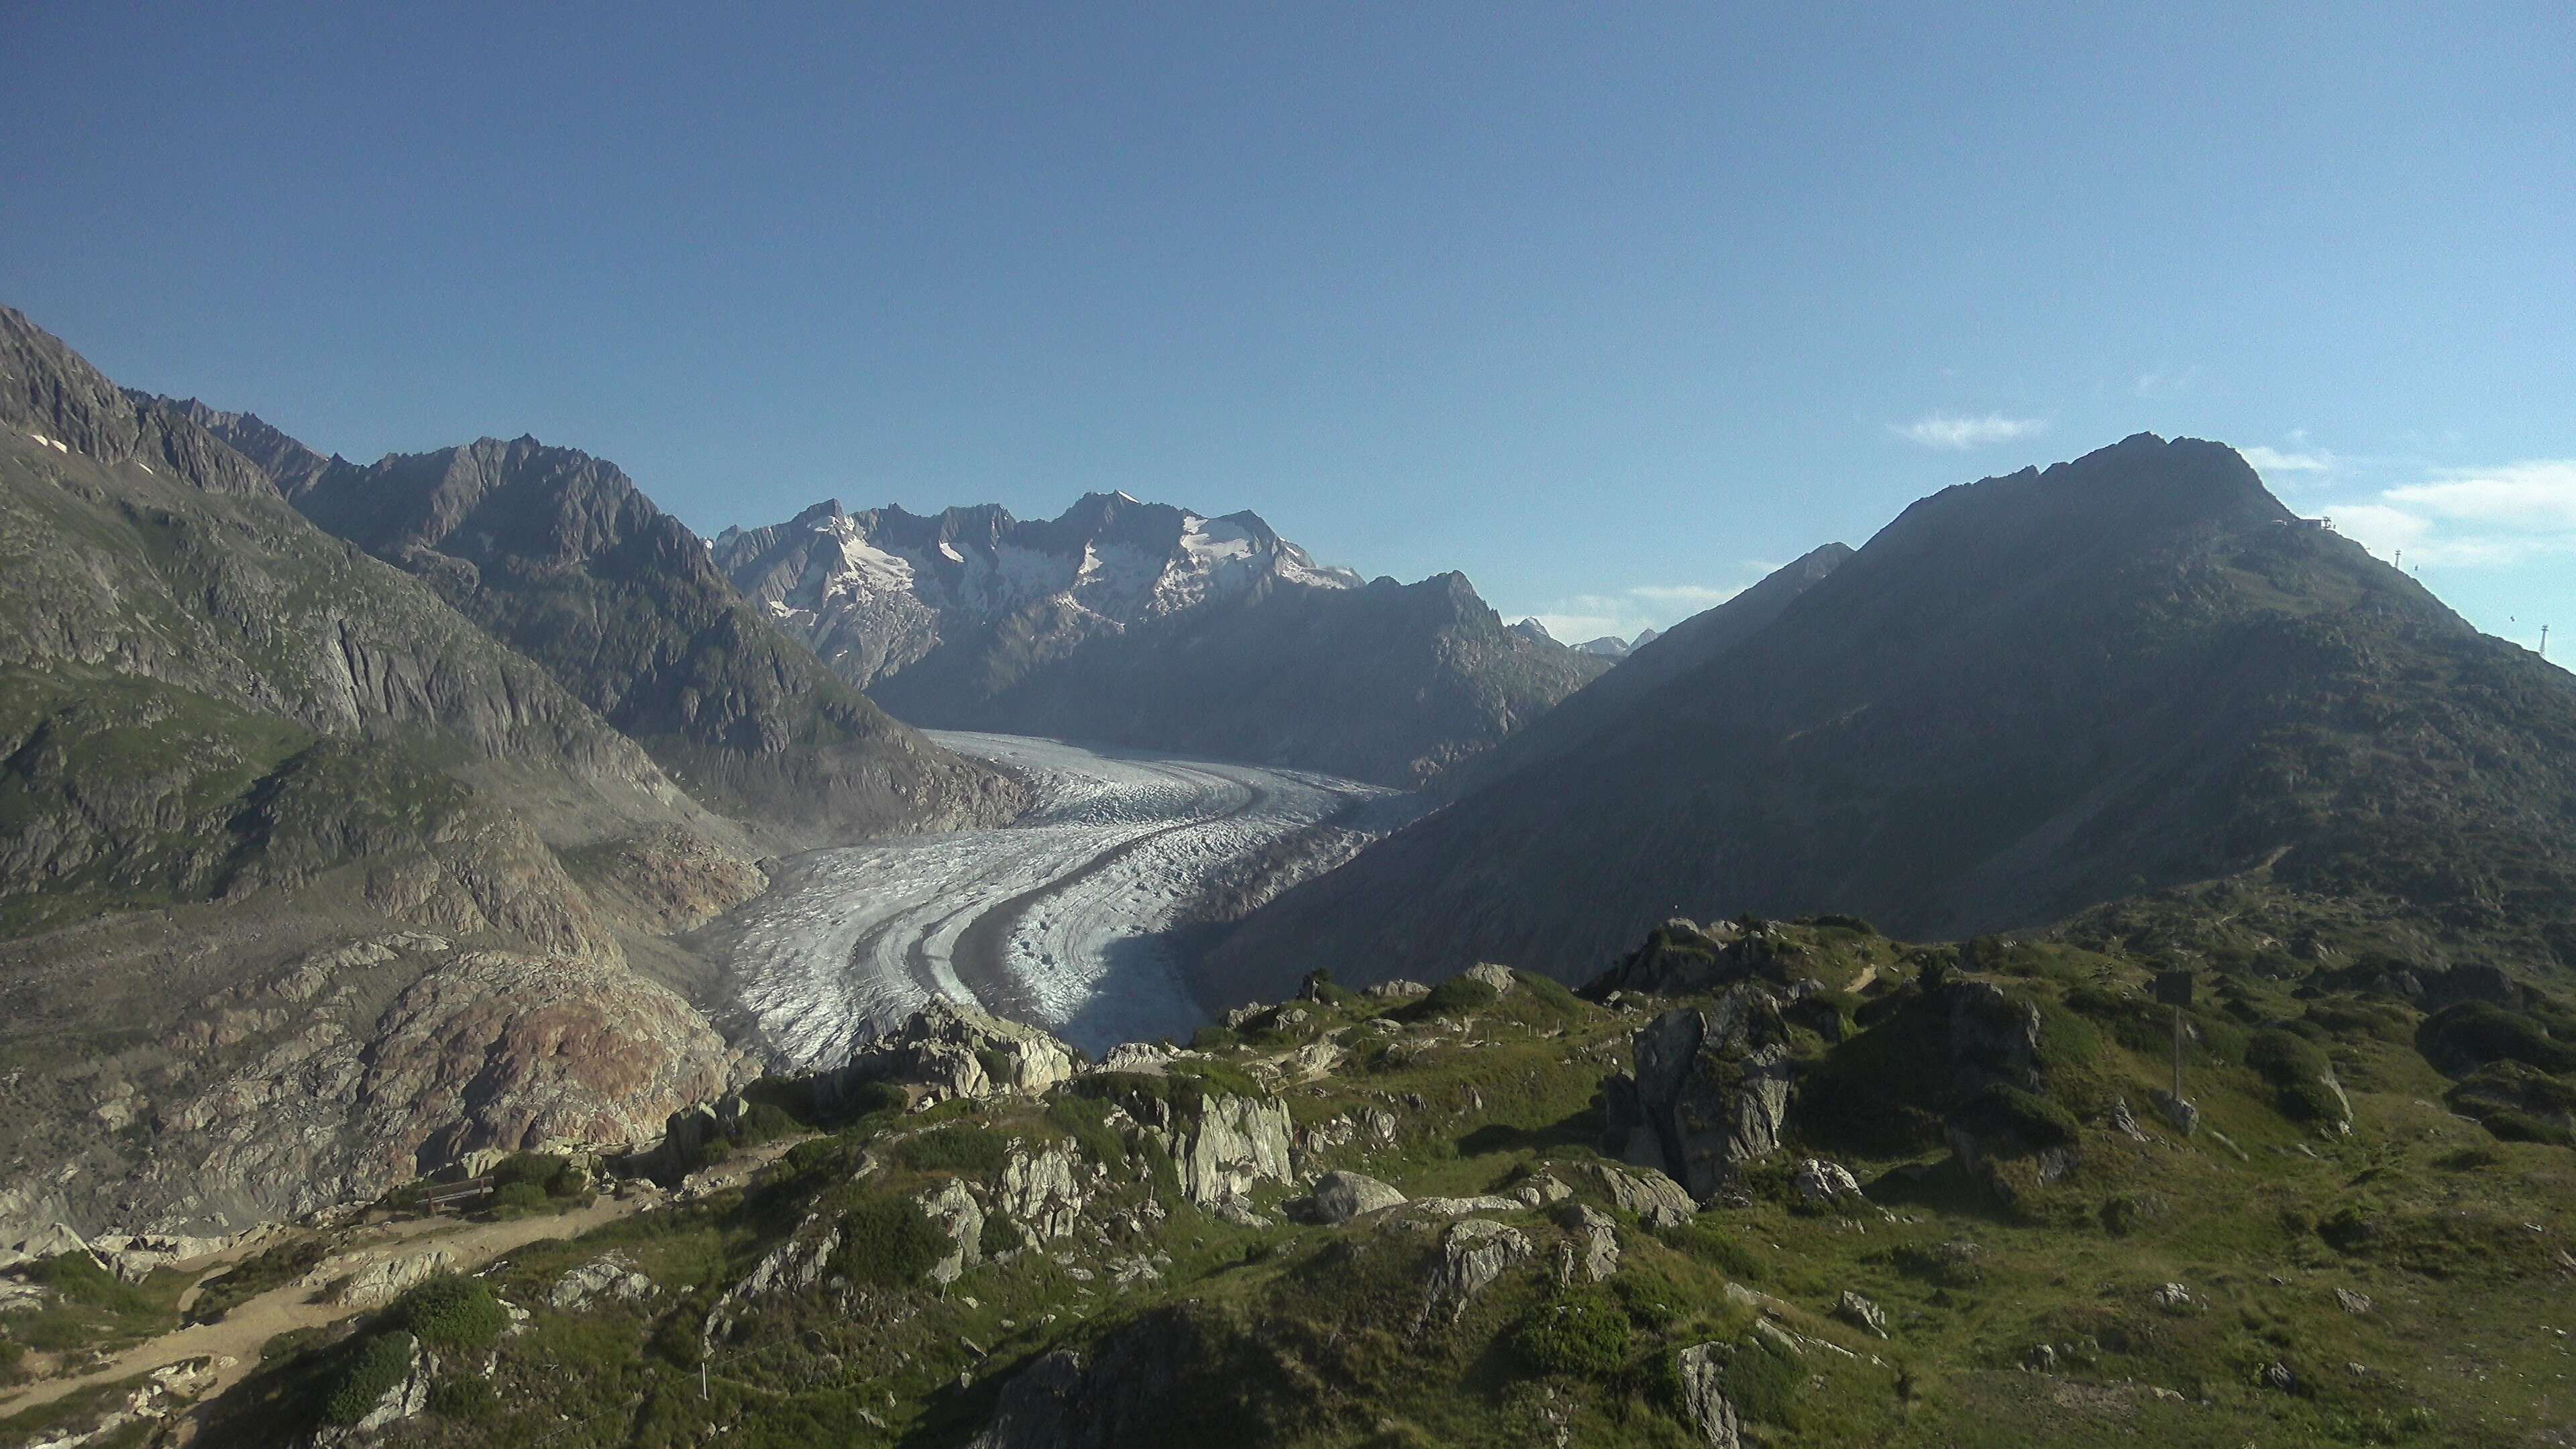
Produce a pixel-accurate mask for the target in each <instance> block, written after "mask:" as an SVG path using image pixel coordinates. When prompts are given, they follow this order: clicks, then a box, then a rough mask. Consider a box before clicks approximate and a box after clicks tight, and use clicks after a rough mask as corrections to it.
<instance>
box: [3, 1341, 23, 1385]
mask: <svg viewBox="0 0 2576 1449" xmlns="http://www.w3.org/2000/svg"><path fill="white" fill-rule="evenodd" d="M26 1361H27V1346H26V1345H25V1344H23V1343H20V1342H18V1341H17V1340H16V1339H14V1338H0V1383H10V1382H14V1381H15V1380H16V1379H17V1377H18V1375H19V1374H20V1373H21V1372H23V1371H24V1365H25V1363H26Z"/></svg>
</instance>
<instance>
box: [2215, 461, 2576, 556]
mask: <svg viewBox="0 0 2576 1449" xmlns="http://www.w3.org/2000/svg"><path fill="white" fill-rule="evenodd" d="M2258 466H2259V465H2258ZM2332 516H2333V518H2334V521H2335V526H2336V527H2337V528H2339V529H2341V530H2342V531H2343V532H2344V533H2346V534H2348V535H2350V536H2352V537H2353V538H2356V539H2358V540H2360V541H2361V544H2362V546H2363V547H2365V548H2368V549H2369V550H2370V551H2371V552H2373V553H2376V554H2381V555H2383V556H2387V557H2391V558H2394V557H2395V556H2396V555H2397V554H2398V553H2399V552H2400V551H2401V550H2402V551H2403V552H2404V553H2405V555H2406V560H2407V561H2408V562H2409V563H2417V564H2425V565H2443V566H2449V567H2454V568H2509V567H2512V566H2514V565H2517V564H2524V563H2529V562H2531V561H2532V560H2534V559H2542V558H2559V557H2571V556H2576V459H2566V458H2537V459H2530V460H2526V461H2524V462H2519V463H2508V464H2505V465H2503V466H2501V467H2494V468H2446V469H2443V470H2441V471H2439V472H2437V473H2435V474H2434V475H2433V476H2432V477H2430V478H2427V479H2425V480H2423V481H2422V482H2417V483H2406V484H2401V485H2399V486H2397V487H2393V488H2383V489H2381V490H2380V491H2379V492H2378V493H2377V494H2376V495H2375V496H2373V497H2370V498H2365V499H2359V500H2356V501H2354V502H2351V503H2346V504H2341V505H2338V506H2337V507H2335V508H2334V509H2333V510H2332Z"/></svg>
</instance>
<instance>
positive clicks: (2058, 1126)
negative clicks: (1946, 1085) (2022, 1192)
mask: <svg viewBox="0 0 2576 1449" xmlns="http://www.w3.org/2000/svg"><path fill="white" fill-rule="evenodd" d="M1956 1120H1957V1121H1958V1122H1959V1123H1960V1125H1962V1126H1964V1127H1966V1128H1967V1129H1968V1130H1969V1131H1970V1132H1972V1133H1974V1134H1976V1135H1977V1136H1979V1137H1982V1138H1984V1139H1985V1140H1986V1141H1987V1142H1989V1143H1991V1144H1993V1149H1994V1150H1995V1151H1997V1152H2000V1153H2006V1154H2009V1153H2010V1152H2011V1151H2013V1150H2014V1149H2015V1148H2018V1149H2019V1150H2023V1151H2030V1152H2038V1151H2044V1150H2046V1149H2048V1148H2051V1147H2071V1146H2073V1145H2074V1143H2075V1140H2076V1138H2077V1136H2078V1135H2079V1133H2080V1129H2079V1128H2078V1127H2077V1125H2076V1121H2075V1115H2074V1114H2073V1113H2071V1112H2069V1111H2067V1110H2066V1109H2065V1108H2064V1107H2061V1106H2059V1105H2058V1104H2057V1103H2055V1102H2052V1101H2050V1100H2048V1099H2047V1098H2046V1097H2043V1096H2040V1095H2039V1094H2037V1093H2035V1092H2025V1091H2023V1090H2022V1089H2021V1088H2019V1087H2015V1086H2010V1085H2008V1084H2006V1083H2003V1082H1996V1083H1994V1084H1993V1085H1991V1086H1989V1087H1987V1088H1986V1089H1985V1090H1984V1091H1982V1092H1980V1093H1978V1094H1977V1095H1976V1097H1975V1098H1974V1099H1972V1100H1971V1101H1969V1103H1968V1104H1967V1105H1966V1106H1964V1107H1961V1108H1960V1109H1959V1111H1958V1113H1957V1114H1956Z"/></svg>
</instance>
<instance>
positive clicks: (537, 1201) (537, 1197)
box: [492, 1182, 546, 1212]
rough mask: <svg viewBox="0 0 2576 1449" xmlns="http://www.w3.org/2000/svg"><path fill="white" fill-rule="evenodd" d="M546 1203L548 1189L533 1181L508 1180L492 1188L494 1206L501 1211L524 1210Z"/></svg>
mask: <svg viewBox="0 0 2576 1449" xmlns="http://www.w3.org/2000/svg"><path fill="white" fill-rule="evenodd" d="M545 1205H546V1190H545V1189H544V1188H542V1187H539V1186H538V1185H537V1184H535V1183H533V1182H507V1183H503V1184H502V1185H501V1186H499V1187H496V1188H494V1189H492V1207H493V1209H494V1210H495V1211H499V1212H524V1211H526V1210H528V1209H530V1208H541V1207H544V1206H545Z"/></svg>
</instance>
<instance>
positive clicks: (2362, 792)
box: [1200, 434, 2576, 1004]
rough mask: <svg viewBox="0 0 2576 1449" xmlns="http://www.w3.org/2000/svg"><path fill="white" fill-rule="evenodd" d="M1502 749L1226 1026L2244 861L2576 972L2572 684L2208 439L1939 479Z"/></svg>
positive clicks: (2060, 912) (2445, 938) (1232, 981)
mask: <svg viewBox="0 0 2576 1449" xmlns="http://www.w3.org/2000/svg"><path fill="white" fill-rule="evenodd" d="M1694 626H1696V627H1694ZM1695 634H1696V635H1700V636H1701V643H1700V646H1699V647H1698V649H1697V650H1696V651H1694V649H1693V636H1694V635H1695ZM1658 656H1663V658H1665V659H1669V660H1670V662H1671V663H1670V667H1669V668H1658V667H1656V666H1657V663H1658ZM1666 676H1668V677H1666ZM1596 691H1597V692H1596ZM1488 764H1489V767H1490V769H1491V770H1493V771H1495V772H1498V773H1496V774H1490V775H1488V774H1477V775H1474V776H1470V777H1463V782H1464V783H1465V784H1466V785H1467V786H1468V788H1466V789H1465V790H1464V792H1463V793H1462V794H1460V795H1459V796H1458V798H1456V800H1455V802H1454V803H1452V804H1451V805H1449V806H1448V808H1446V809H1444V810H1441V811H1439V812H1437V813H1435V814H1433V815H1431V816H1429V817H1428V818H1426V819H1424V820H1422V821H1421V822H1420V823H1418V824H1416V825H1414V826H1412V827H1411V828H1409V829H1406V830H1404V831H1402V832H1400V833H1398V834H1396V835H1394V836H1392V837H1390V838H1388V839H1386V840H1384V841H1381V842H1379V843H1377V844H1375V845H1373V846H1371V847H1370V848H1369V849H1367V850H1365V851H1363V852H1361V853H1360V854H1359V855H1358V856H1357V857H1356V858H1355V859H1353V860H1352V861H1350V862H1349V863H1348V864H1346V865H1344V866H1342V867H1341V868H1339V869H1337V870H1335V871H1333V872H1331V873H1330V874H1328V875H1326V876H1323V877H1322V878H1320V879H1317V880H1315V881H1312V882H1310V883H1308V884H1305V885H1303V886H1301V887H1299V888H1298V889H1296V890H1294V891H1291V892H1289V893H1288V894H1286V895H1284V896H1283V897H1281V898H1280V899H1279V900H1277V901H1275V902H1273V903H1271V904H1270V905H1269V906H1267V907H1265V908H1264V909H1262V910H1261V911H1259V912H1257V913H1255V914H1254V915H1253V916H1252V917H1251V918H1250V919H1249V920H1247V921H1246V922H1245V923H1244V924H1243V925H1242V927H1241V928H1240V929H1239V930H1238V931H1237V932H1236V933H1235V934H1234V936H1233V937H1232V938H1231V939H1230V940H1228V941H1227V942H1226V943H1225V945H1224V946H1223V947H1221V948H1220V949H1219V950H1218V951H1216V952H1215V953H1214V954H1213V955H1212V956H1211V957H1210V958H1209V959H1208V960H1207V961H1206V962H1204V963H1203V964H1202V967H1201V972H1200V980H1201V982H1202V984H1203V990H1204V991H1205V993H1206V994H1207V995H1208V996H1209V998H1210V999H1211V1001H1213V1002H1216V1003H1218V1004H1222V1003H1223V1002H1225V1001H1227V1000H1231V999H1240V998H1241V997H1257V996H1261V995H1263V994H1265V993H1267V994H1276V993H1277V992H1278V990H1279V989H1280V988H1281V984H1282V983H1283V982H1284V983H1287V984H1289V985H1293V984H1294V982H1295V981H1296V980H1297V979H1298V977H1299V976H1300V975H1301V974H1302V973H1303V972H1305V971H1306V970H1309V969H1312V968H1313V967H1314V966H1316V965H1318V964H1329V965H1331V966H1332V967H1333V968H1334V969H1335V970H1336V971H1340V972H1344V973H1346V974H1347V975H1349V976H1351V977H1355V978H1356V979H1362V980H1366V979H1371V978H1374V977H1377V976H1381V975H1403V974H1417V975H1422V976H1427V977H1437V976H1439V975H1441V974H1444V973H1445V972H1447V971H1450V970H1454V969H1457V968H1458V967H1461V966H1464V965H1466V964H1468V963H1470V962H1474V961H1478V960H1500V961H1505V962H1510V963H1512V964H1515V965H1519V966H1524V967H1527V968H1529V969H1533V970H1541V971H1545V972H1548V973H1550V974H1553V975H1556V976H1558V977H1560V978H1561V979H1565V980H1583V979H1588V978H1589V977H1590V976H1591V975H1592V974H1594V973H1595V972H1596V971H1598V970H1599V969H1600V968H1601V967H1602V966H1603V965H1604V964H1605V963H1606V962H1607V961H1608V960H1609V959H1610V957H1611V955H1612V954H1613V953H1614V952H1616V951H1617V950H1619V949H1621V948H1622V946H1623V944H1624V943H1627V942H1630V941H1633V940H1634V939H1635V938H1636V937H1637V936H1639V935H1640V934H1642V933H1643V932H1644V931H1645V930H1647V929H1648V928H1650V927H1651V926H1652V925H1654V923H1656V922H1658V921H1661V920H1663V919H1664V918H1666V917H1668V916H1673V915H1690V916H1694V917H1698V918H1706V917H1711V916H1733V915H1738V914H1745V913H1751V914H1755V915H1762V916H1794V915H1800V914H1809V913H1816V912H1843V913H1851V914H1856V915H1860V916H1865V917H1867V918H1868V919H1870V920H1871V921H1873V922H1877V923H1881V924H1883V925H1884V926H1885V927H1886V928H1887V929H1890V930H1892V931H1895V932H1898V933H1900V934H1906V935H1911V936H1915V937H1920V938H1931V937H1940V938H1958V937H1964V936H1974V935H1978V934H1981V933H1990V932H1998V931H2010V930H2019V929H2028V928H2034V927H2039V926H2043V925H2046V924H2048V923H2050V922H2054V921H2058V920H2061V919H2063V918H2066V917H2068V916H2071V915H2073V914H2075V913H2077V912H2079V911H2082V910H2085V909H2086V908H2089V907H2092V906H2095V905H2098V904H2100V903H2103V902H2107V901H2111V900H2114V899H2118V898H2123V897H2132V896H2141V895H2144V894H2147V893H2151V892H2155V891H2159V890H2163V889H2167V888H2173V887H2178V886H2181V885H2183V884H2185V883H2189V882H2199V881H2207V880H2211V879H2215V878H2223V877H2234V876H2240V875H2244V874H2247V873H2252V872H2260V873H2262V877H2263V879H2264V880H2265V881H2267V882H2269V883H2270V884H2271V885H2273V886H2275V887H2277V888H2279V889H2283V890H2291V891H2301V892H2308V893H2312V894H2316V895H2320V896H2323V897H2327V898H2331V899H2333V900H2335V901H2338V902H2342V903H2344V904H2345V905H2346V906H2347V907H2349V908H2350V909H2351V910H2354V911H2359V912H2362V913H2364V914H2366V915H2370V916H2373V917H2375V918H2379V919H2387V920H2393V919H2397V918H2403V919H2404V920H2406V921H2408V922H2412V923H2415V924H2416V926H2417V927H2418V928H2420V933H2421V939H2422V941H2423V943H2424V948H2425V950H2426V951H2427V952H2428V953H2434V954H2439V955H2441V956H2443V957H2445V958H2446V959H2447V958H2448V957H2451V956H2466V957H2471V958H2478V959H2491V960H2496V961H2500V962H2509V963H2514V964H2516V965H2519V966H2522V967H2525V968H2528V969H2534V970H2556V969H2560V968H2565V967H2576V678H2571V676H2569V675H2568V674H2567V673H2566V672H2565V671H2563V670H2561V669H2558V668H2556V667H2555V666H2552V665H2549V664H2547V663H2546V662H2544V661H2542V660H2541V659H2539V658H2538V657H2537V656H2535V655H2534V654H2532V653H2531V652H2530V651H2528V650H2526V649H2522V648H2520V647H2517V646H2515V645H2512V644H2508V643H2505V642H2503V641H2501V640H2497V639H2494V638H2491V637H2488V636H2486V635H2483V634H2480V633H2479V632H2478V631H2477V630H2475V629H2474V628H2472V627H2470V626H2469V625H2468V624H2467V623H2466V622H2465V621H2463V620H2462V619H2461V618H2460V617H2459V616H2458V615H2456V614H2454V613H2453V612H2451V611H2450V610H2449V609H2448V608H2445V607H2444V606H2443V605H2442V604H2441V603H2440V601H2439V600H2437V599H2435V598H2434V597H2433V596H2432V595H2431V594H2429V593H2427V592H2426V591H2425V590H2424V589H2423V588H2422V587H2421V586H2420V585H2419V584H2417V583H2416V582H2414V581H2413V580H2412V579H2410V578H2409V577H2407V576H2406V575H2404V574H2401V573H2399V572H2398V571H2397V570H2395V569H2393V568H2391V567H2389V566H2387V565H2386V564H2383V563H2381V562H2379V561H2378V560H2375V559H2373V558H2372V557H2370V555H2369V554H2368V553H2367V552H2365V551H2364V550H2363V549H2362V548H2361V547H2360V545H2358V544H2356V543H2354V542H2352V541H2351V540H2349V539H2346V538H2343V537H2340V536H2338V535H2337V534H2335V533H2333V532H2332V531H2331V530H2329V529H2326V528H2324V527H2323V526H2321V525H2319V524H2317V523H2315V522H2314V521H2311V520H2303V519H2300V518H2297V517H2296V516H2294V515H2293V514H2292V513H2291V512H2290V511H2289V510H2288V509H2286V508H2284V507H2283V506H2282V505H2281V504H2280V502H2279V501H2278V500H2276V499H2275V498H2273V497H2272V496H2271V494H2270V493H2268V492H2267V491H2266V490H2265V489H2264V487H2263V485H2262V483H2261V481H2260V480H2259V479H2258V478H2257V477H2256V476H2255V474H2254V471H2253V469H2252V468H2250V467H2249V466H2247V464H2246V463H2245V461H2244V459H2243V458H2241V457H2239V456H2238V455H2237V454H2236V453H2235V452H2234V451H2233V450H2231V449H2229V448H2226V447H2224V446H2222V445H2220V444H2216V443H2209V442H2202V441H2197V440H2192V439H2178V440H2174V441H2171V442H2168V441H2165V440H2163V439H2160V438H2156V437H2154V436H2152V435H2146V434H2141V435H2139V436H2136V437H2133V438H2130V439H2127V440H2126V441H2124V442H2121V443H2119V444H2117V445H2116V446H2113V447H2109V448H2105V449H2102V450H2100V451H2098V452H2095V453H2092V454H2088V455H2087V456H2085V457H2082V458H2079V459H2077V460H2075V461H2073V462H2070V463H2062V464H2058V465H2056V466H2054V467H2051V468H2048V469H2046V470H2040V469H2035V468H2034V469H2025V470H2024V471H2022V472H2019V473H2014V474H2011V475H2008V476H2004V477H1996V478H1988V479H1985V480H1983V481H1980V482H1977V483H1971V484H1963V485H1960V486H1958V487H1953V488H1949V489H1946V490H1944V491H1942V492H1940V493H1938V494H1935V495H1933V496H1931V497H1929V498H1926V499H1924V500H1922V501H1920V502H1918V503H1916V504H1915V505H1913V506H1912V507H1911V508H1908V509H1907V510H1906V511H1905V513H1904V514H1903V515H1902V516H1900V517H1899V518H1898V519H1897V520H1896V521H1895V522H1893V523H1891V524H1889V525H1888V526H1887V527H1886V528H1885V529H1884V530H1882V531H1881V532H1880V533H1879V534H1878V535H1877V536H1876V537H1874V538H1873V539H1871V540H1870V541H1869V543H1868V544H1867V545H1866V546H1865V547H1863V548H1861V549H1860V550H1858V551H1857V552H1853V553H1850V554H1849V555H1848V556H1841V555H1839V554H1837V553H1835V552H1833V551H1819V553H1817V554H1814V555H1810V556H1809V558H1808V559H1806V560H1802V561H1801V562H1800V563H1799V564H1797V565H1793V566H1792V568H1791V570H1789V571H1786V573H1785V575H1784V576H1775V579H1774V580H1772V581H1766V583H1765V585H1763V586H1762V587H1761V588H1758V589H1756V590H1753V591H1749V592H1748V593H1747V594H1746V595H1745V596H1743V598H1741V599H1739V600H1737V601H1736V602H1735V603H1733V604H1730V605H1728V606H1726V607H1724V608H1721V609H1719V610H1716V611H1712V613H1710V614H1707V615H1703V616H1701V617H1700V619H1697V620H1693V621H1691V623H1689V624H1685V625H1683V626H1680V627H1677V628H1675V629H1674V630H1673V631H1672V632H1671V633H1670V634H1668V635H1667V636H1665V637H1664V638H1663V639H1660V640H1658V641H1656V642H1655V644H1654V645H1653V646H1652V647H1650V648H1648V649H1645V650H1641V651H1639V652H1638V654H1637V656H1636V657H1635V658H1633V659H1631V660H1629V661H1627V662H1625V663H1623V664H1621V665H1620V666H1619V667H1618V668H1617V669H1616V670H1614V671H1612V672H1611V673H1610V674H1609V675H1607V676H1605V677H1604V678H1603V679H1602V680H1601V681H1599V682H1598V683H1596V684H1595V685H1593V686H1592V687H1591V688H1589V689H1587V690H1585V691H1584V693H1583V694H1580V695H1577V696H1576V697H1575V699H1574V700H1573V701H1570V702H1569V704H1568V705H1567V706H1566V707H1565V708H1562V709H1560V710H1559V711H1558V712H1557V714H1555V715H1554V716H1551V717H1550V719H1549V720H1547V721H1544V722H1542V724H1541V726H1540V727H1539V728H1537V729H1533V730H1532V731H1530V732H1528V733H1527V734H1526V735H1524V736H1522V737H1520V738H1519V739H1517V740H1515V741H1514V742H1512V743H1511V744H1509V745H1507V746H1506V747H1505V748H1504V749H1502V750H1498V751H1496V752H1495V753H1494V755H1493V756H1492V757H1491V758H1490V761H1489V762H1488ZM2316 944H2317V943H2316V942H2315V941H2313V940H2311V941H2309V942H2308V943H2307V947H2308V948H2309V949H2311V950H2314V949H2315V948H2316Z"/></svg>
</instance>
